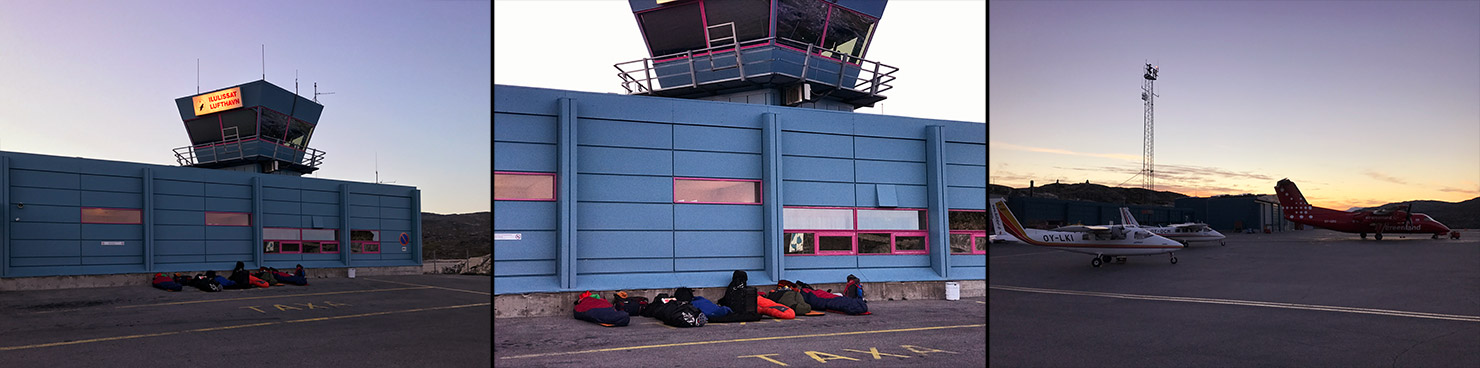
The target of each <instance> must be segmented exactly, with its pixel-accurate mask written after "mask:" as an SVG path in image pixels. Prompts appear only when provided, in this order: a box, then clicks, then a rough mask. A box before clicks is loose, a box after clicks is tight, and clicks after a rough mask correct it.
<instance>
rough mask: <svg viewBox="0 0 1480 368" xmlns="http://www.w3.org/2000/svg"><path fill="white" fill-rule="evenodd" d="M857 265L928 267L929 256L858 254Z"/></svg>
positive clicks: (866, 266)
mask: <svg viewBox="0 0 1480 368" xmlns="http://www.w3.org/2000/svg"><path fill="white" fill-rule="evenodd" d="M858 267H864V268H883V267H930V256H928V255H924V254H906V255H872V256H858Z"/></svg>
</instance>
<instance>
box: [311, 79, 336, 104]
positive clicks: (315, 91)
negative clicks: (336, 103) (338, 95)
mask: <svg viewBox="0 0 1480 368" xmlns="http://www.w3.org/2000/svg"><path fill="white" fill-rule="evenodd" d="M332 94H334V92H322V93H320V92H319V82H313V102H319V95H332Z"/></svg>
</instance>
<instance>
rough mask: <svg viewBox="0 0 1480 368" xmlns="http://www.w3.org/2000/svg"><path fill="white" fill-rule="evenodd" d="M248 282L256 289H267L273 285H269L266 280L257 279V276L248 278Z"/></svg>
mask: <svg viewBox="0 0 1480 368" xmlns="http://www.w3.org/2000/svg"><path fill="white" fill-rule="evenodd" d="M247 280H249V281H250V282H251V283H252V285H253V286H256V287H260V288H265V287H268V286H271V285H268V284H267V281H266V280H263V279H259V278H257V276H247Z"/></svg>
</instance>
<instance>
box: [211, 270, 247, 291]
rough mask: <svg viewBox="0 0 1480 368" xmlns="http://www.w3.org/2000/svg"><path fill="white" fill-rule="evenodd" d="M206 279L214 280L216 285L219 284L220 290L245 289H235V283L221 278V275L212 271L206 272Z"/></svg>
mask: <svg viewBox="0 0 1480 368" xmlns="http://www.w3.org/2000/svg"><path fill="white" fill-rule="evenodd" d="M206 277H209V278H211V279H212V280H216V283H217V284H221V288H222V289H246V288H245V287H236V282H232V281H231V280H229V279H227V278H225V277H221V275H217V274H216V271H214V270H212V271H206Z"/></svg>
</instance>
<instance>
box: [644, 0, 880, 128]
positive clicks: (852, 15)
mask: <svg viewBox="0 0 1480 368" xmlns="http://www.w3.org/2000/svg"><path fill="white" fill-rule="evenodd" d="M628 3H629V4H630V5H631V7H632V12H633V15H634V17H635V18H636V20H637V25H638V27H639V28H640V29H641V31H642V37H643V41H644V42H645V43H646V45H647V49H648V50H647V51H648V56H649V57H648V58H644V59H641V60H634V61H629V62H623V63H618V64H616V65H615V66H616V68H617V70H618V71H619V73H618V74H617V76H618V77H619V78H621V79H622V88H624V89H626V91H627V92H628V93H629V94H634V95H646V96H664V97H677V98H689V99H701V100H714V101H728V102H740V103H752V104H765V105H785V106H794V107H805V108H818V109H826V110H840V111H853V110H854V109H857V108H859V107H872V106H873V105H874V103H877V102H879V101H881V100H883V99H884V98H885V97H884V96H883V95H882V93H884V92H885V91H888V90H889V89H890V88H892V87H891V86H890V85H889V82H890V81H893V80H894V76H893V74H894V72H895V71H897V70H898V69H897V68H895V67H891V66H888V65H884V64H881V63H879V62H876V61H871V60H867V59H864V57H865V56H866V54H867V52H868V46H869V41H871V40H872V37H873V34H874V30H875V29H876V28H877V27H878V24H879V20H880V18H881V17H882V16H883V14H884V6H885V4H886V3H887V1H885V0H826V1H820V0H777V1H770V0H725V1H672V0H669V1H665V0H656V1H654V0H628Z"/></svg>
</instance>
